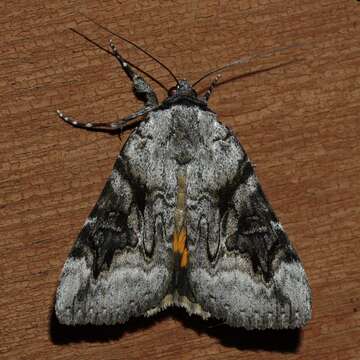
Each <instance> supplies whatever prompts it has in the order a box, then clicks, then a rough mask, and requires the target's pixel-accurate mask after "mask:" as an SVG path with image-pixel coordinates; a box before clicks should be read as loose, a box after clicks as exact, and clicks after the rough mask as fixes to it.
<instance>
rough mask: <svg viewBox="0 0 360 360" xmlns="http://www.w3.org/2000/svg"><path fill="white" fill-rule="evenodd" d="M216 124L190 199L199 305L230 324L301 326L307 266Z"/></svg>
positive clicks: (306, 310)
mask: <svg viewBox="0 0 360 360" xmlns="http://www.w3.org/2000/svg"><path fill="white" fill-rule="evenodd" d="M212 119H213V120H211V121H210V123H209V124H207V125H208V126H209V128H210V129H212V134H211V136H210V137H209V140H208V143H207V153H208V154H207V155H206V156H207V158H206V159H205V158H204V159H201V158H200V159H199V164H201V163H206V165H199V164H198V165H195V167H196V166H201V167H202V168H201V179H195V178H194V177H193V179H192V180H190V182H192V183H193V184H201V185H198V187H197V188H196V186H193V187H192V188H191V194H190V198H196V197H198V199H199V201H198V204H197V207H196V206H194V207H193V208H194V209H195V208H196V210H193V211H192V210H191V209H190V210H189V223H191V224H192V226H191V227H190V229H191V233H190V236H191V238H192V240H193V241H192V243H193V245H192V246H191V249H190V259H189V267H188V279H189V284H190V288H191V289H192V296H193V298H194V300H193V301H194V302H196V303H198V304H199V305H200V306H201V308H202V310H203V311H204V312H205V313H210V314H211V315H212V316H214V317H215V318H218V319H222V320H224V321H225V322H226V323H227V324H229V325H231V326H241V327H245V328H247V329H253V328H258V329H264V328H296V327H301V326H303V325H304V324H305V323H306V322H307V321H308V320H309V319H310V317H311V291H310V287H309V285H308V281H307V277H306V274H305V272H304V269H303V266H302V264H301V262H300V259H299V257H298V255H297V254H296V251H295V250H294V248H293V247H292V245H291V243H290V242H289V240H288V237H287V235H286V233H285V232H284V230H283V228H282V226H281V224H280V222H279V221H278V219H277V217H276V215H275V213H274V211H273V210H272V208H271V206H270V204H269V202H268V201H267V199H266V198H265V195H264V194H263V192H262V190H261V187H260V184H259V182H258V180H257V177H256V175H255V173H254V169H253V167H252V165H251V163H250V160H249V159H248V157H247V155H246V153H245V151H244V150H243V148H242V146H241V145H240V143H239V141H238V140H237V139H236V138H235V137H234V136H233V135H232V134H231V132H230V130H228V129H226V128H225V127H224V126H223V125H221V124H220V123H218V122H217V120H216V118H215V115H214V116H213V118H212ZM206 121H209V119H208V120H206ZM204 153H205V152H204ZM209 154H210V155H209ZM190 179H191V177H190ZM196 192H198V194H196Z"/></svg>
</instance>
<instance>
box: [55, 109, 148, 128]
mask: <svg viewBox="0 0 360 360" xmlns="http://www.w3.org/2000/svg"><path fill="white" fill-rule="evenodd" d="M152 109H153V108H150V107H146V106H145V107H143V108H142V109H140V110H138V111H136V112H134V113H133V114H130V115H129V116H126V117H125V118H122V119H119V120H117V121H115V122H112V123H103V122H95V123H91V122H87V123H85V122H80V121H77V120H76V119H74V118H72V117H70V116H66V115H65V114H64V113H62V112H61V111H60V110H57V114H58V115H59V117H60V118H61V119H62V120H64V121H65V122H66V123H68V124H70V125H72V126H74V127H77V128H81V129H87V130H97V131H110V132H111V131H118V130H123V129H124V128H125V127H126V126H128V125H130V123H131V125H132V124H134V123H135V122H138V121H141V120H142V118H140V119H137V120H136V121H133V120H134V119H136V118H137V117H139V116H142V115H145V114H146V113H148V112H149V111H151V110H152Z"/></svg>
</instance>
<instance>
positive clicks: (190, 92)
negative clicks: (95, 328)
mask: <svg viewBox="0 0 360 360" xmlns="http://www.w3.org/2000/svg"><path fill="white" fill-rule="evenodd" d="M110 45H111V54H112V55H113V56H114V57H115V58H116V59H117V60H118V62H119V63H120V65H121V67H122V69H123V70H124V71H125V72H126V74H127V75H128V77H129V78H130V80H131V81H132V83H133V86H134V92H135V94H136V95H137V96H138V97H139V98H140V99H142V100H143V101H144V107H143V108H142V109H140V110H139V111H137V112H136V113H134V114H131V115H130V116H128V117H126V118H124V119H120V120H118V121H116V122H114V123H84V122H80V121H77V120H75V119H73V118H71V117H68V116H66V115H64V114H63V113H62V112H60V111H58V113H59V116H60V117H61V118H62V119H63V120H64V121H66V122H67V123H69V124H71V125H73V126H75V127H78V128H85V129H91V130H99V131H101V130H103V131H110V132H118V131H121V130H122V129H123V128H124V127H126V126H128V125H129V124H132V125H134V123H135V127H134V129H133V132H132V133H131V135H130V137H129V138H128V140H127V141H126V144H125V145H124V146H123V148H122V150H121V151H120V153H119V155H118V157H117V159H116V162H115V165H114V168H113V170H112V173H111V175H110V177H109V179H108V180H107V182H106V184H105V187H104V189H103V191H102V193H101V195H100V197H99V199H98V201H97V203H96V205H95V207H94V209H93V210H92V211H91V213H90V215H89V217H88V218H87V220H86V222H85V224H84V226H83V228H82V230H81V232H80V234H79V236H78V238H77V240H76V242H75V244H74V246H73V248H72V250H71V252H70V255H69V257H68V259H67V260H66V262H65V265H64V268H63V271H62V275H61V278H60V283H59V286H58V289H57V293H56V302H55V313H56V316H57V318H58V320H59V322H60V323H63V324H68V325H77V324H88V323H90V324H115V323H124V322H125V321H127V320H128V319H129V318H131V317H136V316H141V315H143V316H150V315H152V314H155V313H157V312H158V311H160V310H161V309H164V308H167V307H169V306H180V307H183V308H185V309H186V311H187V312H188V313H189V314H197V315H199V316H201V317H202V318H204V319H207V318H210V317H212V318H215V319H219V320H221V321H222V322H224V323H225V324H228V325H230V326H234V327H244V328H246V329H266V328H272V329H283V328H298V327H302V326H304V325H305V323H306V322H307V321H308V320H309V319H310V318H311V290H310V287H309V284H308V280H307V277H306V274H305V272H304V269H303V266H302V263H301V261H300V259H299V257H298V255H297V253H296V251H295V249H294V248H293V246H292V245H291V243H290V242H289V240H288V237H287V235H286V233H285V232H284V230H283V227H282V226H281V224H280V223H279V220H278V219H277V217H276V215H275V213H274V211H273V209H272V208H271V206H270V204H269V202H268V201H267V199H266V197H265V195H264V193H263V191H262V190H261V187H260V184H259V182H258V180H257V178H256V175H255V172H254V168H253V166H252V164H251V162H250V160H249V158H248V156H247V154H246V152H245V151H244V149H243V147H242V145H241V144H240V142H239V141H238V139H237V138H236V137H235V136H234V135H233V133H232V132H231V130H230V129H228V128H227V127H226V126H224V125H223V124H221V122H220V121H219V119H218V117H217V115H216V113H215V112H214V111H212V110H211V109H210V108H209V106H208V100H209V97H210V95H211V93H212V89H213V88H214V86H215V83H216V79H215V81H213V82H212V83H211V86H210V87H209V89H208V91H207V92H206V93H205V95H204V96H199V95H198V94H197V93H196V91H195V90H194V84H193V85H190V83H189V82H188V81H186V80H177V79H176V77H175V76H174V78H175V81H176V86H174V87H173V88H171V89H170V90H168V96H167V98H166V99H165V100H164V101H163V102H161V103H159V102H158V99H157V96H156V94H155V92H154V91H153V89H152V88H151V86H150V85H149V84H148V82H146V81H145V79H144V78H143V77H142V76H140V75H139V74H138V73H137V72H136V71H135V70H134V69H133V66H131V65H130V64H129V63H128V62H127V61H125V59H124V58H123V57H122V56H121V55H120V53H119V52H118V50H117V49H116V47H115V46H114V45H113V43H111V44H110ZM214 72H215V71H212V72H210V73H209V74H212V73H214ZM171 74H172V73H171ZM172 75H173V74H172Z"/></svg>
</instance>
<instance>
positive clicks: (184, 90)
mask: <svg viewBox="0 0 360 360" xmlns="http://www.w3.org/2000/svg"><path fill="white" fill-rule="evenodd" d="M168 96H169V97H178V96H186V97H193V98H197V93H196V91H195V90H194V89H193V88H192V86H191V85H190V84H189V82H188V81H186V80H179V82H178V84H177V85H176V86H173V87H172V88H170V89H169V91H168Z"/></svg>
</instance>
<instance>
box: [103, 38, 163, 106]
mask: <svg viewBox="0 0 360 360" xmlns="http://www.w3.org/2000/svg"><path fill="white" fill-rule="evenodd" d="M110 47H111V50H112V53H113V55H114V56H115V57H116V59H117V60H118V62H119V63H120V65H121V67H122V68H123V69H124V71H125V72H126V75H127V76H128V77H129V78H130V80H131V81H132V82H133V85H134V92H135V94H136V96H137V97H138V98H139V99H141V100H142V101H144V103H145V107H155V106H157V105H158V104H159V102H158V99H157V97H156V94H155V92H154V90H153V89H152V88H151V86H150V85H149V84H148V83H147V82H146V81H145V80H144V78H143V77H142V76H140V75H138V74H137V73H136V72H135V71H134V69H133V68H132V67H131V66H130V65H129V64H128V63H127V62H126V61H125V60H124V58H123V57H122V56H121V55H120V53H119V52H118V51H117V48H116V46H115V45H114V44H113V42H112V41H111V40H110Z"/></svg>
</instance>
